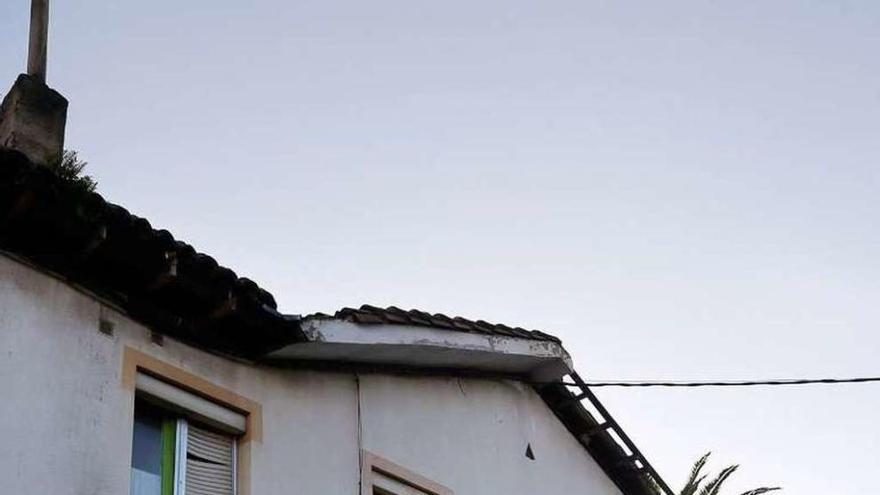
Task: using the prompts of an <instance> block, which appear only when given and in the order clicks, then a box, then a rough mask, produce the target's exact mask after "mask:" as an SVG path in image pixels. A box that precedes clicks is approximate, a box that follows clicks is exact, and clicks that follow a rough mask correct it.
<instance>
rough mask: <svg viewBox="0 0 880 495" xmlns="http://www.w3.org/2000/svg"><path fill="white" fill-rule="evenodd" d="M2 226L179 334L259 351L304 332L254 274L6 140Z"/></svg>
mask: <svg viewBox="0 0 880 495" xmlns="http://www.w3.org/2000/svg"><path fill="white" fill-rule="evenodd" d="M0 232H2V234H3V235H2V236H0V250H3V251H5V252H7V253H11V254H14V255H17V256H18V257H20V258H23V259H24V260H25V261H28V262H30V263H32V264H34V265H36V266H38V267H40V268H41V269H44V270H47V271H50V272H53V273H54V274H56V275H59V276H61V277H62V278H64V279H65V280H67V281H69V282H71V283H73V284H76V285H79V286H81V287H84V288H86V289H88V290H89V291H91V292H93V293H95V294H97V295H99V296H101V297H103V298H104V299H106V300H107V301H109V302H112V303H113V304H115V305H116V306H118V307H119V308H121V309H123V310H124V311H126V312H127V313H128V314H129V315H131V316H132V317H134V318H135V319H136V320H139V321H141V322H143V323H145V324H146V325H148V326H150V327H151V328H153V329H154V330H156V331H159V332H161V333H164V334H166V335H169V336H172V337H176V338H178V339H180V340H182V341H185V342H190V343H192V344H195V345H198V346H200V347H203V348H206V349H209V350H213V351H217V352H220V353H224V354H229V355H233V356H238V357H243V358H256V357H259V356H261V355H263V354H265V353H266V352H267V351H269V350H272V349H275V348H278V347H281V346H283V345H286V344H288V343H290V342H294V341H296V340H297V339H300V338H301V337H302V329H301V327H300V323H299V318H297V317H293V316H287V315H282V314H281V313H279V312H278V311H277V306H276V304H275V299H274V298H273V297H272V294H270V293H269V292H267V291H266V290H264V289H262V288H260V287H259V286H258V285H257V284H256V283H254V282H253V281H251V280H249V279H247V278H244V277H239V276H238V275H237V274H236V273H235V272H234V271H232V270H231V269H229V268H226V267H224V266H220V265H219V264H218V263H217V262H216V261H215V260H214V258H212V257H210V256H208V255H206V254H203V253H199V252H197V251H196V250H195V249H194V248H193V247H192V246H190V245H189V244H186V243H185V242H182V241H179V240H176V239H175V238H174V236H172V235H171V234H170V233H169V232H168V231H167V230H157V229H154V228H153V227H152V226H151V225H150V222H148V221H147V220H146V219H144V218H141V217H138V216H135V215H132V214H131V213H129V212H128V211H127V210H126V209H125V208H123V207H121V206H119V205H115V204H112V203H108V202H107V201H105V200H104V198H102V197H101V196H100V195H99V194H96V193H93V192H88V191H85V190H83V189H81V188H79V187H77V186H76V185H74V184H72V183H70V182H68V181H65V180H63V179H60V178H59V177H58V176H56V175H55V174H54V173H53V172H51V171H50V170H49V169H47V168H46V167H42V166H37V165H34V164H32V163H31V162H30V161H28V159H27V158H25V156H24V155H23V154H21V153H19V152H17V151H12V150H8V149H0Z"/></svg>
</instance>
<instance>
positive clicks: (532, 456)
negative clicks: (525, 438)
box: [526, 444, 535, 461]
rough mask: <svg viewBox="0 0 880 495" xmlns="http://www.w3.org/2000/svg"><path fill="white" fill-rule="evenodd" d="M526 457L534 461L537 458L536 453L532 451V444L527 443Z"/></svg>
mask: <svg viewBox="0 0 880 495" xmlns="http://www.w3.org/2000/svg"><path fill="white" fill-rule="evenodd" d="M526 457H528V458H529V459H531V460H533V461H534V460H535V453H534V452H532V444H528V445H526Z"/></svg>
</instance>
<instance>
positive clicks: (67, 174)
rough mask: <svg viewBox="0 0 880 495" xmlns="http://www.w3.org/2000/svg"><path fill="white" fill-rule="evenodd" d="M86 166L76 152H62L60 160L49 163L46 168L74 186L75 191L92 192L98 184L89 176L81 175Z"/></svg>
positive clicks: (86, 163)
mask: <svg viewBox="0 0 880 495" xmlns="http://www.w3.org/2000/svg"><path fill="white" fill-rule="evenodd" d="M86 165H88V162H85V161H83V160H81V159H80V158H79V155H78V154H77V152H76V151H74V150H64V153H63V154H62V155H61V159H60V160H56V161H54V162H52V163H49V165H48V166H49V169H51V170H52V171H53V172H55V174H56V175H58V177H60V178H62V179H64V180H65V181H67V182H69V183H70V184H72V185H74V186H76V188H77V189H80V190H81V191H83V192H93V191H94V190H95V188H96V187H97V186H98V182H97V181H96V180H95V179H94V178H92V177H91V176H90V175H85V174H83V169H85V167H86Z"/></svg>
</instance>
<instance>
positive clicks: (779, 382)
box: [561, 376, 880, 387]
mask: <svg viewBox="0 0 880 495" xmlns="http://www.w3.org/2000/svg"><path fill="white" fill-rule="evenodd" d="M869 382H880V376H868V377H856V378H782V379H774V380H730V381H723V380H722V381H693V382H688V381H589V380H584V384H585V385H587V386H588V387H760V386H783V385H833V384H842V383H869ZM561 384H562V385H568V386H572V387H576V386H577V384H576V383H572V382H565V381H563V382H562V383H561Z"/></svg>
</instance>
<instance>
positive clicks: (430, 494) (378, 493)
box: [361, 451, 453, 495]
mask: <svg viewBox="0 0 880 495" xmlns="http://www.w3.org/2000/svg"><path fill="white" fill-rule="evenodd" d="M362 476H363V479H362V480H361V486H362V492H361V493H362V495H453V493H452V490H450V489H449V488H446V487H445V486H443V485H440V484H439V483H436V482H434V481H431V480H429V479H427V478H424V477H422V476H420V475H418V474H416V473H414V472H412V471H410V470H408V469H406V468H404V467H402V466H399V465H397V464H395V463H393V462H391V461H389V460H388V459H384V458H382V457H379V456H377V455H376V454H373V453H370V452H367V451H364V452H363V466H362Z"/></svg>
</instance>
